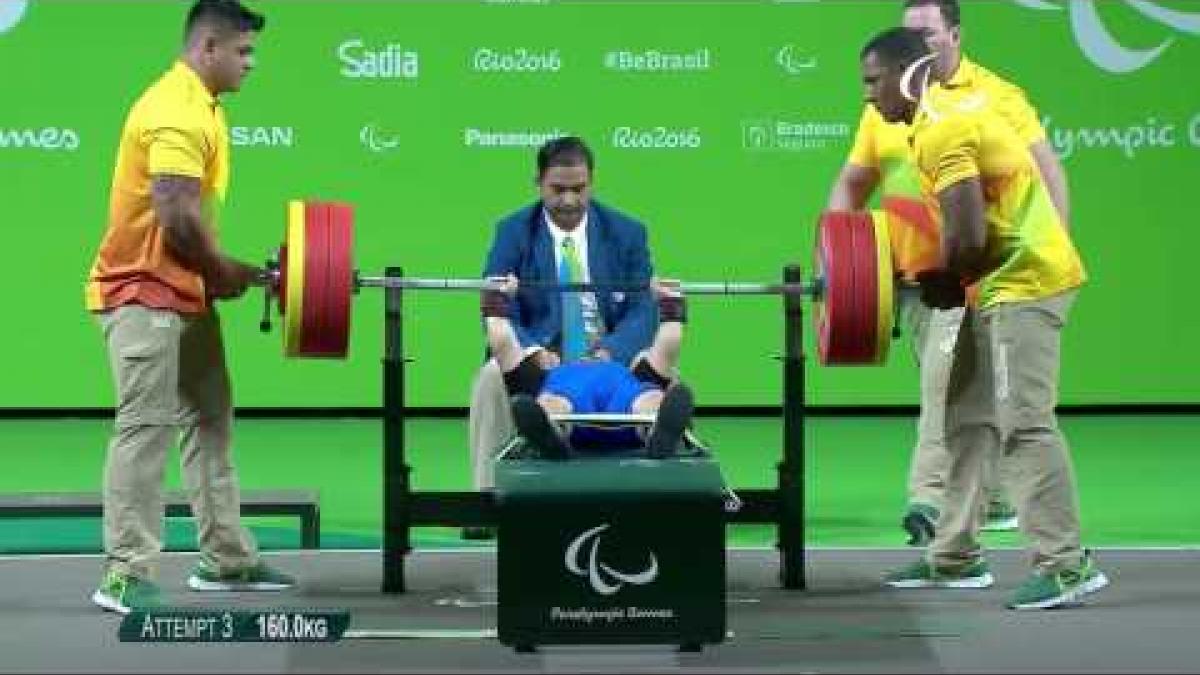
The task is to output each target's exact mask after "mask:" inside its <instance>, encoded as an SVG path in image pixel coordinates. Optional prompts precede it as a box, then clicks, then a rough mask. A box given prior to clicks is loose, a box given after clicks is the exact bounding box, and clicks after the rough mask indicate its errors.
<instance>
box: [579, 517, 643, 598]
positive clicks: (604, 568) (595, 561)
mask: <svg viewBox="0 0 1200 675" xmlns="http://www.w3.org/2000/svg"><path fill="white" fill-rule="evenodd" d="M608 527H609V524H608V523H604V524H603V525H597V526H596V527H593V528H591V529H588V530H584V531H583V532H581V533H580V534H579V536H577V537H575V538H574V539H573V540H571V543H570V545H568V546H567V550H566V552H565V554H564V555H563V564H564V565H565V566H566V568H567V571H568V572H570V573H571V574H574V575H575V576H579V577H584V578H586V579H587V580H588V582H589V583H591V585H592V590H594V591H596V592H597V593H599V594H600V595H612V594H613V593H616V592H617V591H619V590H621V588H622V587H623V586H624V585H625V584H634V585H638V586H642V585H645V584H648V583H650V582H652V581H654V580H655V579H657V578H658V558H657V557H656V556H655V555H654V552H653V551H649V552H648V553H649V561H648V562H647V565H646V569H644V570H642V571H640V572H628V571H622V570H616V569H613V568H612V567H611V566H609V565H607V564H605V563H603V562H601V561H600V540H601V535H602V534H603V532H604V531H605V530H607V529H608Z"/></svg>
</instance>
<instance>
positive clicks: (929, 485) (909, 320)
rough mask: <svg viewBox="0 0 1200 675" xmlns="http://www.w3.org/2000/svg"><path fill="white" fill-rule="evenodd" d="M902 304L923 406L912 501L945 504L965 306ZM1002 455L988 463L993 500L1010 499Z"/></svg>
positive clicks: (911, 484) (909, 301)
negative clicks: (953, 374)
mask: <svg viewBox="0 0 1200 675" xmlns="http://www.w3.org/2000/svg"><path fill="white" fill-rule="evenodd" d="M904 303H905V304H904V305H903V306H902V312H903V319H904V322H905V324H906V325H907V327H908V330H909V333H910V334H911V335H912V345H913V352H914V356H915V357H916V360H917V365H918V366H919V368H920V378H921V379H920V389H921V409H920V416H919V417H918V419H917V442H916V445H915V446H914V447H913V454H912V460H911V462H910V464H909V472H908V502H909V503H910V504H926V505H929V506H933V507H935V508H937V509H938V510H939V511H940V510H941V508H942V503H943V500H944V499H943V498H944V495H943V493H944V491H945V487H946V481H945V473H946V464H947V462H948V461H949V460H948V458H947V456H946V433H945V419H946V415H945V410H946V387H947V384H948V383H949V380H950V366H951V363H952V362H953V355H954V345H955V342H956V340H957V339H958V332H959V326H960V325H961V324H962V320H963V315H964V313H965V311H966V310H964V309H963V308H957V309H950V310H938V309H931V308H929V307H928V306H926V305H925V304H924V303H922V302H921V301H920V300H919V299H917V298H915V297H913V296H907V297H906V298H905V300H904ZM1000 469H1001V464H1000V456H999V453H997V455H996V456H995V457H994V458H992V460H991V461H989V462H988V463H987V466H986V471H987V474H986V477H985V482H984V484H985V486H986V490H987V498H988V501H989V502H1004V501H1006V497H1005V495H1004V489H1003V487H1002V481H1001V477H1000V475H999V472H1000Z"/></svg>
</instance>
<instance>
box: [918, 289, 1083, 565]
mask: <svg viewBox="0 0 1200 675" xmlns="http://www.w3.org/2000/svg"><path fill="white" fill-rule="evenodd" d="M1075 295H1076V292H1075V291H1068V292H1066V293H1062V294H1059V295H1056V296H1053V297H1050V298H1045V299H1042V300H1037V301H1030V302H1015V303H1006V304H1002V305H998V306H996V307H992V308H989V309H987V310H984V311H982V312H979V313H975V312H973V311H968V313H967V317H966V319H965V320H964V321H963V322H962V328H961V330H960V333H959V336H958V340H957V343H956V346H955V349H954V361H953V365H952V367H951V374H950V380H949V384H948V388H947V398H946V449H947V458H948V463H947V467H946V473H945V482H946V487H945V499H944V508H943V512H942V515H941V518H940V519H939V521H938V526H937V533H936V535H935V536H934V539H933V542H932V543H931V544H930V547H929V555H930V562H931V563H933V564H934V565H935V566H938V567H954V566H958V565H962V564H966V563H969V562H971V561H973V560H975V559H976V558H978V557H979V556H980V555H981V547H980V546H979V542H978V538H977V534H978V530H979V518H978V513H979V511H980V509H981V508H982V507H983V500H984V482H983V481H984V476H985V473H986V466H987V463H988V462H990V461H992V460H993V458H994V457H995V456H997V455H999V454H1001V453H1003V455H1004V461H1005V463H1006V465H1007V467H1006V470H1005V472H1004V478H1005V479H1006V487H1007V488H1008V494H1010V495H1011V496H1012V497H1013V499H1014V501H1015V503H1016V507H1017V512H1018V513H1019V514H1020V517H1021V531H1022V533H1023V534H1024V535H1025V537H1026V539H1027V540H1028V541H1029V542H1030V545H1031V546H1032V548H1033V562H1034V565H1035V566H1036V567H1038V568H1040V569H1042V570H1045V571H1057V570H1060V569H1064V568H1071V567H1076V566H1078V565H1079V564H1080V563H1081V561H1082V553H1083V552H1082V549H1081V546H1080V540H1079V539H1080V534H1079V506H1078V501H1077V494H1076V488H1075V474H1074V469H1073V468H1072V465H1071V458H1070V455H1069V453H1068V450H1067V445H1066V441H1065V439H1064V438H1063V435H1062V433H1061V432H1060V431H1059V429H1058V423H1057V420H1056V418H1055V414H1054V407H1055V405H1056V404H1057V402H1058V372H1059V359H1060V334H1061V332H1062V328H1063V326H1064V325H1065V324H1066V321H1067V315H1068V313H1069V311H1070V307H1071V304H1072V302H1073V301H1074V299H1075Z"/></svg>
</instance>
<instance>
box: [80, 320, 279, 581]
mask: <svg viewBox="0 0 1200 675" xmlns="http://www.w3.org/2000/svg"><path fill="white" fill-rule="evenodd" d="M97 316H98V320H99V323H100V327H101V329H102V330H103V333H104V340H105V343H106V344H107V346H108V358H109V365H110V367H111V371H112V375H113V382H114V385H115V387H116V422H115V427H114V431H113V435H112V439H111V441H110V442H109V446H108V456H107V459H106V462H105V466H104V550H105V553H106V557H107V564H108V566H109V568H110V569H113V570H115V571H118V572H121V573H123V574H133V575H135V576H138V577H142V578H146V579H150V578H153V577H154V576H155V574H156V572H157V570H156V567H157V559H158V556H159V554H160V552H161V551H162V546H163V542H162V526H163V519H164V506H163V475H164V468H165V463H166V457H167V451H168V450H169V449H170V447H171V446H172V445H173V444H175V442H176V441H178V442H179V444H180V462H181V467H182V475H183V480H184V483H185V485H186V486H187V491H188V496H189V498H190V500H191V506H192V513H193V514H195V518H196V527H197V530H198V538H199V548H200V551H201V554H202V555H203V556H204V557H205V560H206V562H208V563H209V564H211V565H213V566H215V567H216V568H218V570H220V571H222V572H224V571H229V570H234V569H238V568H242V567H245V566H248V565H252V564H254V563H255V562H257V559H258V551H257V548H256V546H255V544H254V541H253V539H252V538H251V537H250V535H249V533H248V532H246V530H245V529H244V528H243V527H242V526H241V524H240V515H241V514H240V511H241V508H240V497H239V493H238V482H237V475H236V472H235V470H234V467H233V457H232V456H231V454H230V431H231V428H232V423H233V405H232V401H231V398H230V387H229V376H228V372H227V371H226V367H225V357H224V348H223V346H222V341H221V327H220V321H219V319H218V318H217V315H216V313H215V312H210V313H208V314H205V315H203V316H190V315H181V314H178V313H176V312H172V311H168V310H160V309H151V308H147V307H143V306H141V305H125V306H122V307H119V308H117V309H114V310H111V311H108V312H103V313H100V314H98V315H97Z"/></svg>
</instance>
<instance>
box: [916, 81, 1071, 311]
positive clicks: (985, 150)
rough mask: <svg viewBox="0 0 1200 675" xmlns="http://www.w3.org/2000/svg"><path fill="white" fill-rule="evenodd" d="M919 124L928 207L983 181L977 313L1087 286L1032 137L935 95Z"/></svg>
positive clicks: (974, 105) (953, 96)
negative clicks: (961, 185)
mask: <svg viewBox="0 0 1200 675" xmlns="http://www.w3.org/2000/svg"><path fill="white" fill-rule="evenodd" d="M924 103H925V105H924V106H923V107H922V109H921V111H920V112H919V113H918V114H917V118H916V119H915V120H914V124H913V136H912V139H913V145H912V148H913V157H914V159H915V161H916V166H917V170H918V171H919V172H920V174H921V181H922V189H923V190H924V191H925V193H926V194H927V195H928V197H929V199H930V202H931V203H934V204H936V203H937V195H939V194H940V193H941V192H942V191H943V190H945V189H947V188H949V187H950V186H952V185H954V184H956V183H958V182H960V181H962V180H966V179H970V178H978V179H979V181H980V183H981V185H982V187H983V196H984V201H985V203H986V219H987V229H988V231H987V241H986V248H985V254H984V255H985V265H986V267H987V269H989V270H991V272H989V273H988V274H987V275H986V276H984V277H983V278H982V279H980V280H979V282H978V283H977V284H976V286H977V288H978V292H979V306H980V307H982V308H987V307H990V306H993V305H996V304H999V303H1005V302H1018V301H1022V300H1037V299H1040V298H1046V297H1049V296H1052V295H1055V294H1057V293H1061V292H1062V291H1065V290H1067V289H1070V288H1074V287H1076V286H1079V285H1080V284H1082V283H1083V281H1084V279H1085V274H1084V269H1083V263H1082V262H1081V261H1080V258H1079V254H1078V252H1077V251H1076V250H1075V246H1074V244H1072V243H1071V238H1070V235H1069V234H1068V233H1067V229H1066V228H1065V227H1063V226H1062V222H1061V219H1060V218H1059V215H1058V211H1057V210H1055V208H1054V203H1053V202H1052V201H1051V200H1050V193H1049V192H1048V191H1047V190H1046V186H1045V183H1044V182H1043V181H1042V176H1041V173H1039V171H1038V167H1037V164H1036V163H1035V161H1034V159H1033V155H1032V154H1031V153H1030V152H1029V143H1028V138H1029V137H1028V135H1023V134H1022V131H1021V130H1019V129H1017V128H1016V127H1014V126H1013V124H1012V122H1011V120H1009V119H1008V118H1006V117H1005V116H1003V115H1001V114H1000V112H999V111H998V110H997V109H994V108H993V107H991V106H989V105H980V104H978V102H977V101H975V100H972V99H970V98H967V99H964V98H962V96H961V92H955V91H946V90H942V89H939V88H931V89H930V90H929V91H928V92H926V94H925V102H924Z"/></svg>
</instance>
